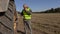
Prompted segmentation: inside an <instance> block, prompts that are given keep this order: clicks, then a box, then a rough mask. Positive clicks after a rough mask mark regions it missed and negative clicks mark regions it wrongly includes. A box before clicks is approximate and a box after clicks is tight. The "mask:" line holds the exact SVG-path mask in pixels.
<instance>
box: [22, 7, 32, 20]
mask: <svg viewBox="0 0 60 34" xmlns="http://www.w3.org/2000/svg"><path fill="white" fill-rule="evenodd" d="M27 10H28V11H30V8H28V9H27ZM23 14H24V15H23V16H24V19H27V20H28V19H31V15H28V14H27V13H26V12H25V11H23Z"/></svg>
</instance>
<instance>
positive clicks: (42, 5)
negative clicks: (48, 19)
mask: <svg viewBox="0 0 60 34" xmlns="http://www.w3.org/2000/svg"><path fill="white" fill-rule="evenodd" d="M15 4H16V10H17V11H20V12H21V11H22V9H23V4H27V5H28V6H29V7H30V8H31V9H32V11H33V12H36V11H38V12H39V11H45V10H48V9H51V8H57V7H60V0H15Z"/></svg>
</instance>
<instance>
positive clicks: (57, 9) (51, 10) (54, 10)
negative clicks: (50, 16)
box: [40, 8, 60, 13]
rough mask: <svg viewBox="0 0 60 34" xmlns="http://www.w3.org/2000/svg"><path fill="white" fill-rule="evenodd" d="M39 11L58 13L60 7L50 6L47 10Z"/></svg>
mask: <svg viewBox="0 0 60 34" xmlns="http://www.w3.org/2000/svg"><path fill="white" fill-rule="evenodd" d="M40 13H60V8H55V9H54V8H51V9H49V10H46V11H41V12H40Z"/></svg>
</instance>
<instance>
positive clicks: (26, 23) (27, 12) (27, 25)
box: [21, 4, 32, 34]
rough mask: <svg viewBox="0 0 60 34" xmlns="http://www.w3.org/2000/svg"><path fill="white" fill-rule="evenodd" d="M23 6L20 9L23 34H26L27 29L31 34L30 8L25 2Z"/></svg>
mask: <svg viewBox="0 0 60 34" xmlns="http://www.w3.org/2000/svg"><path fill="white" fill-rule="evenodd" d="M23 8H24V9H23V10H22V12H21V15H22V16H23V21H24V26H25V27H24V29H25V34H28V31H29V33H30V34H32V29H31V13H32V10H31V9H30V8H29V7H28V6H27V5H26V4H24V5H23Z"/></svg>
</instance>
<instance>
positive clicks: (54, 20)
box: [17, 13, 60, 34]
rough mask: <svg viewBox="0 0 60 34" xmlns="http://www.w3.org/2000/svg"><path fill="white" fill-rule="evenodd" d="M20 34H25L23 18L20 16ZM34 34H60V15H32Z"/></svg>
mask: <svg viewBox="0 0 60 34" xmlns="http://www.w3.org/2000/svg"><path fill="white" fill-rule="evenodd" d="M18 18H19V23H18V25H17V30H18V34H20V33H22V34H23V33H24V25H23V20H22V17H21V16H19V17H18ZM31 26H32V30H33V34H60V13H41V14H39V13H36V14H32V23H31Z"/></svg>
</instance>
